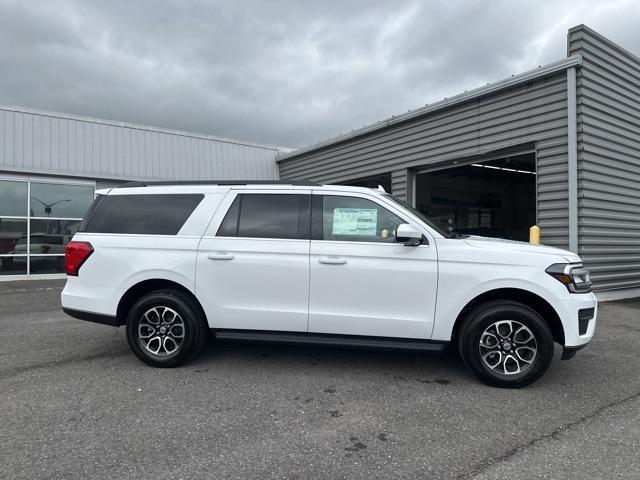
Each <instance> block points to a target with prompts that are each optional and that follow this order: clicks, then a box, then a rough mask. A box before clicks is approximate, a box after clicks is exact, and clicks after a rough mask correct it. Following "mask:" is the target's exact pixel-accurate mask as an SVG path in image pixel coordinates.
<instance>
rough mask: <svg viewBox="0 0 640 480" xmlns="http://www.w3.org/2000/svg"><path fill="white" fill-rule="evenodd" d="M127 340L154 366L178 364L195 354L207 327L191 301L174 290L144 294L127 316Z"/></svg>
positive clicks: (201, 344)
mask: <svg viewBox="0 0 640 480" xmlns="http://www.w3.org/2000/svg"><path fill="white" fill-rule="evenodd" d="M127 340H128V342H129V346H130V347H131V350H132V351H133V353H135V355H136V356H137V357H138V358H139V359H140V360H142V361H143V362H144V363H146V364H148V365H151V366H153V367H175V366H178V365H180V364H182V363H184V362H185V361H187V360H189V359H191V358H192V357H194V356H195V355H196V354H197V353H198V352H199V351H200V350H201V349H202V347H203V345H204V343H205V340H206V328H205V326H204V322H203V320H202V319H200V318H199V317H198V314H197V309H196V308H195V307H194V305H193V304H192V303H191V301H190V300H189V299H188V298H187V297H186V296H184V295H183V294H181V293H180V292H177V291H173V290H158V291H155V292H151V293H149V294H147V295H145V296H143V297H142V298H140V299H139V300H138V301H137V302H136V303H135V304H134V305H133V306H132V307H131V310H130V311H129V315H128V316H127Z"/></svg>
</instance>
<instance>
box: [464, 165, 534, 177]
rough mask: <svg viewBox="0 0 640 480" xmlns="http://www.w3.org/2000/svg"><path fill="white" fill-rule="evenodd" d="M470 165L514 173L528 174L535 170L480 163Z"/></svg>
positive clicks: (532, 173)
mask: <svg viewBox="0 0 640 480" xmlns="http://www.w3.org/2000/svg"><path fill="white" fill-rule="evenodd" d="M471 166H472V167H480V168H490V169H491V170H502V171H504V172H516V173H528V174H529V175H535V174H536V172H532V171H530V170H517V169H515V168H505V167H495V166H493V165H482V164H481V163H472V164H471Z"/></svg>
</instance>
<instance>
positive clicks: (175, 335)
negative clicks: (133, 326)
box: [138, 306, 184, 357]
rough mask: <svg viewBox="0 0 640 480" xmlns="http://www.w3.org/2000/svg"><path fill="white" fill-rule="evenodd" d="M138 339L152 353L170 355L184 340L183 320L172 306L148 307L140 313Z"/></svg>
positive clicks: (161, 355) (162, 355)
mask: <svg viewBox="0 0 640 480" xmlns="http://www.w3.org/2000/svg"><path fill="white" fill-rule="evenodd" d="M138 341H139V343H140V344H141V346H142V347H143V348H144V349H145V350H146V351H148V352H149V353H151V354H153V355H156V356H158V357H166V356H169V355H172V354H174V353H176V352H177V351H178V350H179V349H180V347H181V346H182V343H183V341H184V321H183V320H182V317H181V316H180V314H179V313H178V312H176V311H175V310H174V309H172V308H169V307H166V306H157V307H153V308H150V309H149V310H147V311H146V312H145V313H143V314H142V316H141V317H140V321H139V322H138Z"/></svg>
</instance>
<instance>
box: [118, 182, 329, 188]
mask: <svg viewBox="0 0 640 480" xmlns="http://www.w3.org/2000/svg"><path fill="white" fill-rule="evenodd" d="M162 185H291V186H303V187H319V186H320V184H319V183H316V182H311V181H309V180H299V181H289V180H248V181H247V180H161V181H152V182H127V183H125V184H123V185H118V187H117V188H133V187H153V186H162Z"/></svg>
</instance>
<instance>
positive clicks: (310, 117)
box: [0, 0, 640, 146]
mask: <svg viewBox="0 0 640 480" xmlns="http://www.w3.org/2000/svg"><path fill="white" fill-rule="evenodd" d="M639 20H640V6H638V3H637V2H630V1H619V2H611V3H602V2H585V1H581V2H549V3H546V2H540V1H520V2H516V1H486V2H471V1H429V2H427V1H424V2H422V1H375V0H368V1H348V0H342V1H334V0H325V1H321V2H319V1H310V2H303V1H294V0H291V1H267V0H263V1H228V2H213V1H211V2H204V1H202V2H186V1H185V2H182V1H177V0H175V1H170V0H165V1H158V0H146V1H100V2H88V1H83V0H77V1H62V2H58V1H52V2H25V1H16V2H13V1H6V0H0V65H1V66H2V67H1V68H2V75H0V104H5V105H21V106H27V107H33V108H40V109H48V110H55V111H62V112H70V113H76V114H81V115H89V116H97V117H102V118H110V119H115V120H122V121H129V122H137V123H145V124H151V125H157V126H162V127H169V128H176V129H182V130H191V131H196V132H203V133H211V134H215V135H221V136H228V137H235V138H241V139H248V140H254V141H259V142H266V143H272V144H282V145H291V146H299V145H303V144H307V143H312V142H315V141H318V140H321V139H324V138H326V137H329V136H334V135H336V134H338V133H341V132H344V131H348V130H350V129H353V128H357V127H359V126H361V125H363V124H365V123H371V122H374V121H376V120H380V119H382V118H384V117H387V116H390V115H394V114H397V113H401V112H403V111H406V110H407V109H409V108H415V107H419V106H421V105H423V104H425V103H429V102H432V101H434V100H439V99H440V98H442V97H444V96H450V95H454V94H456V93H460V92H461V91H463V90H465V89H470V88H474V87H477V86H480V85H483V84H485V83H487V82H489V81H494V80H499V79H501V78H503V77H506V76H509V75H511V74H514V73H519V72H521V71H523V70H526V69H529V68H534V67H536V66H538V65H541V64H544V63H548V62H550V61H553V60H556V59H558V58H561V57H563V56H564V55H565V54H566V52H565V37H566V30H567V28H569V27H571V26H573V25H576V24H579V23H586V24H588V25H590V26H591V27H593V28H595V29H596V30H599V31H600V32H601V33H603V34H605V35H607V36H609V37H611V38H613V39H614V40H615V41H617V42H619V43H621V44H623V45H624V46H625V47H626V48H627V49H629V50H631V51H634V52H640V38H639V37H638V36H637V34H636V31H637V27H636V26H637V24H638V21H639Z"/></svg>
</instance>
